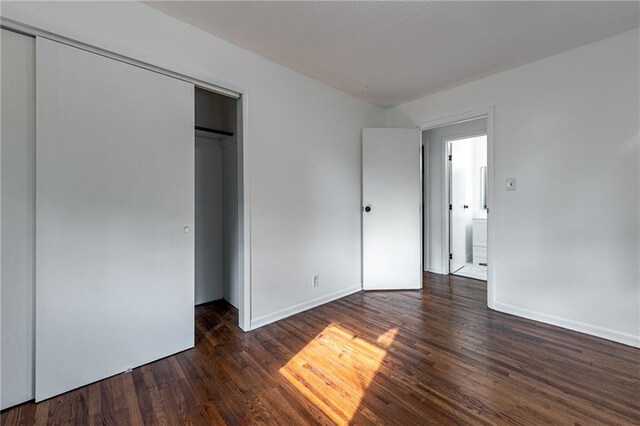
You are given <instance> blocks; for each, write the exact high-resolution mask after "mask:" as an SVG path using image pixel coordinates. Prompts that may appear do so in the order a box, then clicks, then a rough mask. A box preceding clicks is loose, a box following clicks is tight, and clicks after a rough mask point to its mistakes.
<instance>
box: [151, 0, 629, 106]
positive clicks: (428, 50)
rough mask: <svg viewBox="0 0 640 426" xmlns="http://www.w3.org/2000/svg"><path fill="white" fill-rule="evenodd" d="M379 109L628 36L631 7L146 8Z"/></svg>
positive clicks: (187, 4)
mask: <svg viewBox="0 0 640 426" xmlns="http://www.w3.org/2000/svg"><path fill="white" fill-rule="evenodd" d="M146 4H148V5H149V6H150V7H153V8H155V9H158V10H160V11H163V12H165V13H167V14H169V15H171V16H174V17H176V18H178V19H180V20H182V21H184V22H186V23H188V24H191V25H193V26H196V27H198V28H201V29H203V30H205V31H207V32H209V33H211V34H213V35H215V36H218V37H220V38H222V39H225V40H227V41H229V42H231V43H234V44H236V45H238V46H241V47H243V48H245V49H247V50H250V51H253V52H255V53H257V54H259V55H261V56H264V57H266V58H269V59H271V60H273V61H275V62H278V63H280V64H282V65H285V66H287V67H289V68H292V69H294V70H296V71H299V72H301V73H303V74H306V75H308V76H310V77H312V78H315V79H317V80H320V81H322V82H324V83H326V84H329V85H331V86H333V87H335V88H337V89H340V90H343V91H345V92H347V93H350V94H352V95H354V96H357V97H359V98H361V99H363V100H365V101H368V102H371V103H373V104H376V105H379V106H383V107H389V106H394V105H398V104H401V103H404V102H407V101H410V100H412V99H416V98H419V97H422V96H425V95H428V94H431V93H435V92H438V91H441V90H444V89H447V88H450V87H453V86H457V85H460V84H462V83H465V82H468V81H471V80H475V79H478V78H481V77H484V76H487V75H490V74H493V73H496V72H498V71H502V70H505V69H508V68H512V67H515V66H518V65H521V64H524V63H527V62H531V61H535V60H537V59H541V58H544V57H547V56H551V55H553V54H556V53H560V52H563V51H565V50H569V49H572V48H574V47H578V46H581V45H584V44H587V43H590V42H593V41H597V40H600V39H603V38H606V37H610V36H612V35H615V34H619V33H622V32H624V31H628V30H630V29H633V28H637V27H638V24H639V20H640V17H639V16H640V15H639V3H638V2H610V1H603V2H574V1H568V2H522V1H515V2H485V1H480V2H382V1H372V2H368V1H367V2H360V1H353V2H272V1H258V2H211V1H195V2H192V1H154V2H148V3H146Z"/></svg>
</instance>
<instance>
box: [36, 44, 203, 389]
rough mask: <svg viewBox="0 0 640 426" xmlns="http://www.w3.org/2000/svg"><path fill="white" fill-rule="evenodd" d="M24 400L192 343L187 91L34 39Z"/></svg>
mask: <svg viewBox="0 0 640 426" xmlns="http://www.w3.org/2000/svg"><path fill="white" fill-rule="evenodd" d="M36 115H37V117H36V126H37V148H36V151H37V152H36V157H37V161H36V163H37V165H36V174H37V177H36V184H37V190H36V200H37V212H36V345H35V346H36V401H41V400H43V399H46V398H49V397H52V396H55V395H57V394H60V393H63V392H66V391H68V390H71V389H74V388H77V387H79V386H83V385H86V384H88V383H91V382H94V381H97V380H100V379H103V378H106V377H108V376H111V375H114V374H117V373H122V372H124V371H125V370H126V369H128V368H133V367H137V366H140V365H142V364H145V363H148V362H150V361H154V360H157V359H159V358H162V357H165V356H168V355H171V354H173V353H176V352H179V351H182V350H184V349H187V348H190V347H192V346H193V344H194V239H193V232H189V231H190V229H189V228H188V227H192V226H193V221H194V88H193V85H192V84H189V83H185V82H183V81H179V80H176V79H173V78H170V77H166V76H163V75H160V74H157V73H154V72H150V71H146V70H143V69H141V68H138V67H135V66H132V65H128V64H125V63H122V62H118V61H116V60H112V59H109V58H106V57H103V56H99V55H96V54H93V53H89V52H87V51H84V50H80V49H77V48H73V47H69V46H66V45H63V44H60V43H56V42H52V41H49V40H46V39H42V38H38V39H37V40H36Z"/></svg>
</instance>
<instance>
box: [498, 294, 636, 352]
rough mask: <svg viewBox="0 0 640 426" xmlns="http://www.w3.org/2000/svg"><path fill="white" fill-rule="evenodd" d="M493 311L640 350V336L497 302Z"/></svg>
mask: <svg viewBox="0 0 640 426" xmlns="http://www.w3.org/2000/svg"><path fill="white" fill-rule="evenodd" d="M493 309H494V310H496V311H498V312H503V313H505V314H511V315H515V316H519V317H523V318H527V319H530V320H534V321H539V322H543V323H545V324H551V325H555V326H558V327H562V328H566V329H569V330H573V331H578V332H580V333H585V334H589V335H591V336H596V337H601V338H603V339H607V340H612V341H614V342H618V343H622V344H624V345H628V346H633V347H636V348H640V336H634V335H633V334H628V333H622V332H619V331H615V330H610V329H608V328H604V327H599V326H597V325H592V324H587V323H584V322H580V321H574V320H571V319H567V318H562V317H557V316H555V315H549V314H543V313H540V312H536V311H531V310H529V309H525V308H520V307H518V306H514V305H510V304H508V303H502V302H498V301H495V302H494V303H493Z"/></svg>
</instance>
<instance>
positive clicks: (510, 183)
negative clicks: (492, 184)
mask: <svg viewBox="0 0 640 426" xmlns="http://www.w3.org/2000/svg"><path fill="white" fill-rule="evenodd" d="M515 190H516V178H507V191H515Z"/></svg>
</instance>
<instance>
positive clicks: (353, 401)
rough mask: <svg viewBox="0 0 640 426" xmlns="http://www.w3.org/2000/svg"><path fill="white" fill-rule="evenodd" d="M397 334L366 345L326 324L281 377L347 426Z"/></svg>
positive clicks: (396, 330) (391, 332)
mask: <svg viewBox="0 0 640 426" xmlns="http://www.w3.org/2000/svg"><path fill="white" fill-rule="evenodd" d="M397 333H398V329H397V328H393V329H390V330H389V331H387V332H386V333H384V334H381V335H380V336H378V338H377V339H376V341H375V342H368V341H367V340H365V339H363V338H361V337H358V336H354V335H353V334H352V333H351V332H349V331H348V330H346V329H345V328H344V327H342V326H340V325H339V324H336V323H332V324H329V325H328V326H327V327H326V328H325V329H324V330H322V331H321V332H320V333H319V334H318V335H317V336H316V337H315V338H314V339H313V340H311V341H310V342H309V343H308V344H307V345H306V346H305V347H304V348H302V349H301V350H300V352H298V353H297V354H296V355H295V356H294V357H293V358H291V359H290V360H289V362H287V364H285V365H284V366H283V367H282V368H280V370H279V371H280V374H282V375H283V376H284V377H285V378H286V379H287V380H288V381H289V382H290V383H291V384H292V385H293V386H295V387H296V388H297V389H298V390H299V391H300V392H301V393H302V394H303V395H304V396H305V397H306V398H307V399H308V400H309V401H310V402H311V403H313V404H314V405H315V406H316V407H318V408H319V409H320V410H322V412H324V413H325V414H326V415H327V416H328V417H329V418H330V419H331V420H333V421H334V422H336V423H339V424H346V423H348V422H349V421H350V420H351V419H352V418H353V416H354V415H355V414H356V412H357V410H358V407H359V406H360V402H361V401H362V399H363V398H364V396H365V393H366V391H367V388H368V387H369V385H370V384H371V382H372V380H373V378H374V377H375V375H376V372H377V371H378V369H379V368H380V366H381V364H382V361H383V360H384V357H385V356H386V354H387V351H386V349H387V348H388V347H389V346H391V344H392V343H393V341H394V340H395V336H396V334H397Z"/></svg>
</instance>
